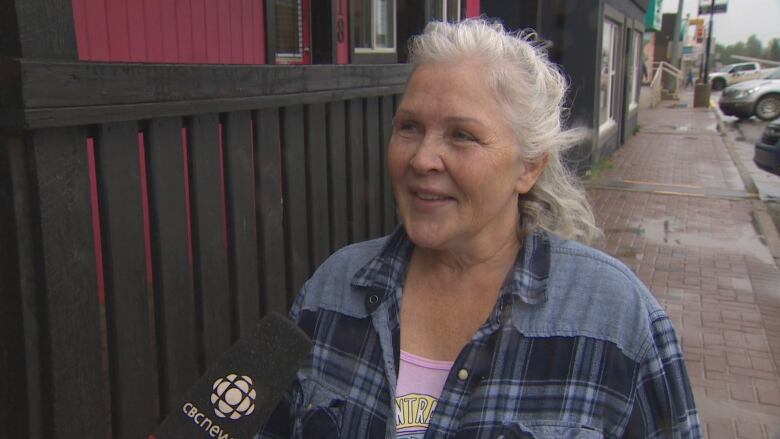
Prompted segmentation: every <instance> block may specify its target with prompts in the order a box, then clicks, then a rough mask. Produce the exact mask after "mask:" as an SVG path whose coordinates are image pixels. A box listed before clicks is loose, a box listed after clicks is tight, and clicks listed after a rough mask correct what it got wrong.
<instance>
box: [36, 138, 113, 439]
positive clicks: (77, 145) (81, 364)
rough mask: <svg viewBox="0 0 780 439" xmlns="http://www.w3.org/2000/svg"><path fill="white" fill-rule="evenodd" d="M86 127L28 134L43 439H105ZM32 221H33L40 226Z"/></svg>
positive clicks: (106, 407)
mask: <svg viewBox="0 0 780 439" xmlns="http://www.w3.org/2000/svg"><path fill="white" fill-rule="evenodd" d="M86 137H87V133H86V130H85V129H84V128H54V129H44V130H38V131H35V132H33V133H32V135H31V136H30V143H31V145H30V146H31V147H32V149H33V151H34V163H33V166H34V170H35V171H34V172H35V185H36V188H35V189H36V191H37V206H36V207H37V211H36V212H35V217H36V220H37V221H40V222H39V223H37V224H35V225H34V226H33V227H34V228H36V229H37V233H38V236H37V243H36V244H37V248H36V250H37V252H38V253H37V255H36V256H37V258H38V268H39V270H40V271H39V273H38V276H39V279H38V285H39V291H40V296H39V297H40V298H41V300H42V301H43V302H44V303H45V305H43V306H42V308H41V313H42V314H41V315H42V319H43V322H42V323H43V328H42V334H41V335H42V339H41V342H42V357H43V358H42V360H43V369H44V370H43V374H42V375H43V381H42V389H41V390H42V394H43V402H44V413H43V415H44V420H45V421H44V422H46V425H45V426H44V435H45V437H47V438H71V437H94V438H104V437H106V436H107V433H108V431H107V425H106V419H108V417H109V416H110V408H109V407H110V402H109V400H108V399H107V395H108V392H107V391H106V389H105V385H106V383H105V381H103V379H102V377H103V373H102V372H101V370H102V367H103V364H102V361H101V350H100V349H101V347H100V310H99V304H98V291H97V280H96V279H97V275H96V271H95V270H96V268H95V247H94V245H95V244H94V240H93V236H92V216H91V205H90V188H89V170H88V163H87V150H86ZM37 221H36V222H37Z"/></svg>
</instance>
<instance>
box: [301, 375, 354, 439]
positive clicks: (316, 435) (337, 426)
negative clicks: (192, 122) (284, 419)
mask: <svg viewBox="0 0 780 439" xmlns="http://www.w3.org/2000/svg"><path fill="white" fill-rule="evenodd" d="M301 393H302V399H301V403H302V404H301V408H300V412H299V414H298V416H297V421H296V430H297V434H296V435H295V437H297V438H301V439H337V438H340V437H341V420H342V416H343V411H344V405H345V403H346V398H345V397H344V396H343V395H341V394H339V393H338V392H336V391H334V390H332V389H330V388H328V387H325V386H323V385H322V384H320V383H317V382H316V381H314V380H312V379H304V380H303V381H301Z"/></svg>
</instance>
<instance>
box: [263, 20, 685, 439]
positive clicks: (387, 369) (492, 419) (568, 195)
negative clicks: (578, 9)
mask: <svg viewBox="0 0 780 439" xmlns="http://www.w3.org/2000/svg"><path fill="white" fill-rule="evenodd" d="M410 57H411V60H412V63H413V65H414V69H413V72H412V74H411V76H410V78H409V82H408V85H407V88H406V92H405V93H404V97H403V99H402V101H401V103H400V106H399V107H398V110H397V113H396V115H395V119H394V129H393V135H392V138H391V140H390V146H389V150H388V159H387V163H388V167H389V172H390V177H391V179H392V183H393V189H394V192H395V198H396V202H397V205H398V209H399V211H400V216H401V220H402V221H401V225H400V226H399V227H398V228H397V229H396V230H395V232H394V233H393V234H392V235H390V236H388V237H385V238H382V239H377V240H374V241H369V242H363V243H358V244H354V245H351V246H349V247H346V248H344V249H342V250H340V251H338V252H336V253H335V254H334V255H333V256H331V257H330V258H329V259H328V260H327V261H326V262H325V263H323V264H322V266H321V267H320V268H319V269H318V270H317V272H316V273H315V274H314V276H313V277H312V278H311V279H310V280H309V281H308V282H307V283H306V285H305V286H304V287H303V289H302V291H301V292H300V295H299V296H298V299H297V300H296V302H295V304H294V306H293V308H292V311H291V316H292V318H293V319H294V320H295V321H296V322H297V323H298V325H300V326H301V327H302V328H303V329H304V330H305V331H306V332H307V333H308V334H309V335H310V336H311V338H312V339H313V341H314V350H313V352H312V354H311V356H310V357H309V359H308V360H307V362H306V363H305V365H304V367H303V368H302V369H301V370H300V371H299V373H298V377H297V380H296V381H295V383H294V385H293V387H292V389H291V390H290V392H289V394H288V397H287V398H285V400H284V401H283V402H282V403H280V405H279V407H278V408H277V410H276V411H275V412H274V415H273V416H272V417H271V419H270V420H269V421H268V423H267V424H266V426H265V427H264V428H263V431H261V433H260V435H259V437H284V438H287V437H295V438H300V437H318V438H331V437H343V438H367V437H370V438H381V437H399V438H408V439H411V438H423V437H425V438H450V437H457V438H472V437H474V438H476V437H479V438H499V437H502V438H516V437H539V438H542V437H545V438H546V437H549V438H559V437H602V436H603V437H635V438H639V437H699V436H700V434H701V433H700V430H699V424H698V419H697V414H696V409H695V407H694V402H693V396H692V394H691V389H690V385H689V382H688V378H687V375H686V371H685V365H684V363H683V359H682V355H681V353H680V347H679V345H678V343H677V340H676V337H675V334H674V331H673V329H672V325H671V323H670V321H669V317H668V316H667V315H666V313H665V312H664V310H663V309H662V308H661V307H660V306H659V305H658V303H657V302H656V300H655V299H654V298H653V296H652V295H651V294H650V293H649V292H648V290H647V289H646V288H645V287H644V286H643V285H642V284H641V282H640V281H639V280H637V278H636V277H635V276H634V275H633V274H632V273H631V271H630V270H629V269H627V268H626V267H625V266H624V265H622V264H621V263H620V262H618V261H616V260H615V259H613V258H611V257H609V256H607V255H605V254H603V253H601V252H599V251H597V250H594V249H593V248H590V247H587V246H586V245H584V244H582V243H580V242H577V241H587V240H588V239H589V238H591V237H593V236H594V235H596V234H597V233H598V230H597V229H596V227H595V226H594V220H593V214H592V213H591V210H590V208H589V206H588V204H587V202H586V199H585V196H584V193H583V191H582V190H581V189H580V188H579V187H578V186H577V185H576V184H575V183H574V180H573V178H572V177H571V176H569V174H568V173H567V172H566V170H565V168H564V166H563V165H562V163H561V158H560V155H561V152H562V151H563V150H565V149H566V148H567V147H568V146H570V145H572V144H573V143H575V142H576V141H577V140H578V139H579V138H580V134H579V133H578V132H576V131H566V130H564V129H563V128H562V126H561V119H562V112H563V107H562V102H563V98H564V94H565V89H566V84H565V80H564V78H563V76H562V75H561V73H560V72H559V71H558V70H557V69H556V68H555V66H554V65H552V64H551V62H550V61H549V60H548V59H547V58H546V55H545V54H544V53H542V52H541V51H540V49H539V48H538V47H536V46H535V45H534V44H532V43H529V41H527V38H526V37H524V36H523V35H519V36H518V35H512V34H509V33H507V32H505V31H504V30H503V28H502V27H501V26H500V25H498V24H491V23H489V22H486V21H484V20H466V21H464V22H461V23H458V24H447V23H432V24H429V25H428V26H427V27H426V29H425V32H424V34H423V35H421V36H419V37H416V38H415V39H414V40H413V41H412V43H411V45H410Z"/></svg>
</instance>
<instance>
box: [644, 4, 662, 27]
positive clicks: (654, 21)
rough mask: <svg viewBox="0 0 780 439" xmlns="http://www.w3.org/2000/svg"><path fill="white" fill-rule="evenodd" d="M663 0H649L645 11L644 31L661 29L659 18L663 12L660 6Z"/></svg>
mask: <svg viewBox="0 0 780 439" xmlns="http://www.w3.org/2000/svg"><path fill="white" fill-rule="evenodd" d="M663 2H664V1H663V0H650V1H649V2H648V4H647V12H646V13H645V31H659V30H661V18H662V16H663V13H662V12H661V7H662V5H663Z"/></svg>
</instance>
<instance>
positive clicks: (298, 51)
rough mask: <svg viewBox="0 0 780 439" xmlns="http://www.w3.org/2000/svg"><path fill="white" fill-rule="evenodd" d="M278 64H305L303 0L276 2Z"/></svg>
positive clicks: (277, 0) (278, 0)
mask: <svg viewBox="0 0 780 439" xmlns="http://www.w3.org/2000/svg"><path fill="white" fill-rule="evenodd" d="M274 12H275V14H276V62H277V63H280V64H288V63H300V62H303V58H304V56H303V54H304V38H303V0H276V1H275V10H274Z"/></svg>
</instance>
